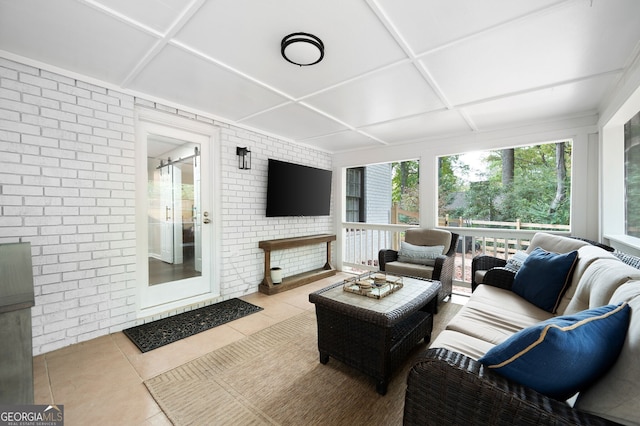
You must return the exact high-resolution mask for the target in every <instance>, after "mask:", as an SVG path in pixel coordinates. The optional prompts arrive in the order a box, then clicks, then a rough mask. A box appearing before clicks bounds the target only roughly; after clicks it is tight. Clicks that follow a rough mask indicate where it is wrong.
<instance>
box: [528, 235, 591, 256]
mask: <svg viewBox="0 0 640 426" xmlns="http://www.w3.org/2000/svg"><path fill="white" fill-rule="evenodd" d="M588 245H590V244H589V243H588V242H586V241H582V240H576V239H574V238H568V237H563V236H562V235H554V234H548V233H546V232H537V233H536V234H535V235H534V236H533V238H531V242H530V243H529V247H527V249H526V250H525V251H526V252H527V253H531V252H532V251H533V250H534V249H535V248H536V247H540V248H542V249H544V250H546V251H549V252H552V253H569V252H570V251H573V250H578V249H579V248H580V247H584V246H588Z"/></svg>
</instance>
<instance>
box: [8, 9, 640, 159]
mask: <svg viewBox="0 0 640 426" xmlns="http://www.w3.org/2000/svg"><path fill="white" fill-rule="evenodd" d="M639 16H640V1H639V0H535V1H532V0H482V1H477V0H446V1H444V0H402V1H397V0H349V1H344V0H324V1H321V2H320V1H313V0H270V1H264V0H135V1H131V0H0V56H2V57H6V58H8V59H10V60H17V61H21V59H20V58H26V59H27V60H25V61H24V62H26V63H27V64H35V65H36V66H41V64H42V66H41V67H42V68H45V69H53V71H59V70H62V71H61V72H62V73H64V70H68V71H69V74H70V75H71V76H73V77H74V78H82V76H83V75H86V76H87V77H88V80H89V81H91V82H98V84H99V82H100V81H104V82H105V83H106V85H107V87H119V88H121V90H124V91H127V90H131V93H135V94H136V95H138V94H139V95H140V96H142V97H145V96H147V97H148V98H149V99H153V100H157V101H161V102H164V103H166V104H167V105H175V106H178V107H180V108H184V109H186V110H190V109H192V110H193V111H196V112H198V113H201V114H205V115H206V114H209V115H210V116H211V117H213V118H216V119H219V120H222V121H226V122H228V123H231V124H233V123H238V124H245V125H246V126H248V127H251V128H253V129H256V130H257V131H262V132H265V133H267V134H269V135H274V136H280V137H283V138H286V139H290V140H294V141H298V142H300V143H302V144H306V145H310V146H316V147H318V148H319V149H322V150H328V151H331V152H340V151H347V150H354V149H366V148H375V147H380V145H381V144H400V143H405V142H410V141H420V140H425V141H429V143H437V141H439V140H440V138H447V137H449V136H451V135H456V136H458V135H465V134H466V135H472V134H473V133H474V132H478V131H480V132H482V131H487V130H490V129H508V128H515V127H519V126H528V127H531V126H536V125H545V124H546V123H547V122H549V121H557V120H562V119H563V118H576V117H583V116H584V117H588V118H589V119H591V118H592V117H594V116H595V115H594V114H595V113H597V112H598V110H599V108H602V106H603V105H604V100H605V99H607V97H608V96H609V94H610V92H611V90H612V88H613V87H616V85H619V84H620V83H621V81H620V79H621V78H628V77H627V76H628V73H629V72H634V70H635V68H632V67H634V66H635V65H634V64H636V63H637V61H638V60H640V59H639V58H638V56H640V25H639V24H638V22H639V21H638V17H639ZM293 32H309V33H312V34H315V35H316V36H319V37H320V38H321V39H322V41H323V42H324V44H325V56H324V59H323V60H322V61H321V62H320V63H318V64H316V65H313V66H310V67H298V66H295V65H293V64H291V63H289V62H286V61H285V60H284V59H283V58H282V57H281V54H280V43H281V40H282V38H283V37H284V36H286V35H288V34H290V33H293ZM0 79H3V77H2V73H0ZM1 84H4V80H3V81H2V82H0V85H1ZM368 135H369V136H370V137H369V136H368Z"/></svg>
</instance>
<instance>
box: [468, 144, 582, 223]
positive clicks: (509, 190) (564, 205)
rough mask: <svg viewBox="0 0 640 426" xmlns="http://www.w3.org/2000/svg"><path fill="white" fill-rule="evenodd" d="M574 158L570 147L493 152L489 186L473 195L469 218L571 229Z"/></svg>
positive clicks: (476, 187)
mask: <svg viewBox="0 0 640 426" xmlns="http://www.w3.org/2000/svg"><path fill="white" fill-rule="evenodd" d="M570 158H571V144H570V143H568V142H564V141H563V142H558V143H553V144H541V145H535V146H527V147H518V148H513V149H504V150H499V151H492V152H490V153H489V155H488V156H487V157H486V159H485V165H486V170H487V174H486V182H485V183H484V184H482V185H480V184H474V185H472V186H471V187H470V188H469V190H468V191H467V195H466V200H467V204H466V207H465V209H464V213H463V215H464V217H467V218H470V219H482V220H491V221H505V222H515V221H516V220H518V219H520V220H521V221H523V222H533V223H545V224H565V225H566V224H569V217H570V202H569V200H570V188H571V186H570V177H569V176H570V173H569V168H570V163H569V162H568V161H567V159H570Z"/></svg>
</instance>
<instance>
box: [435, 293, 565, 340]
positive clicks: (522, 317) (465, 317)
mask: <svg viewBox="0 0 640 426" xmlns="http://www.w3.org/2000/svg"><path fill="white" fill-rule="evenodd" d="M551 317H553V314H551V313H549V312H547V311H545V310H544V309H540V308H538V307H536V306H534V305H532V304H531V303H529V302H527V301H526V300H524V299H523V298H522V297H520V296H518V295H517V294H515V293H513V292H512V291H510V290H504V289H501V288H497V287H492V286H490V285H485V284H482V285H479V286H478V288H476V290H475V291H474V292H473V296H472V297H471V299H469V301H468V302H467V303H466V304H465V306H464V307H462V309H460V311H459V312H458V314H457V315H456V316H455V317H454V318H453V319H452V320H451V321H449V323H448V324H447V326H446V329H447V330H451V331H457V332H460V333H464V334H467V335H469V336H472V337H474V338H476V339H479V340H482V341H485V342H489V343H491V344H492V345H497V344H500V343H502V342H504V341H505V340H506V339H507V338H509V337H510V336H511V335H512V334H513V333H516V332H518V331H520V330H522V329H524V328H526V327H529V326H531V325H534V324H536V323H538V322H540V321H543V320H546V319H549V318H551Z"/></svg>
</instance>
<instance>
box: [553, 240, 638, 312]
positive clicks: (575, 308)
mask: <svg viewBox="0 0 640 426" xmlns="http://www.w3.org/2000/svg"><path fill="white" fill-rule="evenodd" d="M593 248H594V249H597V247H593ZM598 250H602V249H598ZM580 252H581V251H580V250H578V254H579V255H580ZM602 253H603V256H602V257H600V258H595V259H593V258H591V259H586V258H585V259H582V258H580V257H578V263H577V264H578V265H579V266H580V267H582V266H583V265H581V262H583V261H585V263H586V261H587V260H591V261H590V262H589V265H588V266H587V267H586V269H584V272H582V274H581V276H580V277H579V280H578V282H577V284H573V285H572V286H571V287H570V289H573V293H574V294H573V297H571V300H570V302H569V303H568V305H567V307H566V308H565V309H564V310H563V311H559V312H563V315H570V314H574V313H576V312H580V311H583V310H585V309H591V308H596V307H598V306H604V305H607V304H608V303H609V300H611V296H613V293H614V292H615V291H616V290H617V289H618V287H620V286H622V285H623V284H625V283H626V282H628V281H632V280H640V270H639V269H636V268H633V267H631V266H629V265H627V264H626V263H623V262H621V261H620V260H618V259H617V258H616V257H614V256H611V258H607V257H606V254H608V252H605V251H604V250H602ZM604 253H606V254H604ZM575 272H579V271H575ZM567 293H568V291H567ZM567 297H569V295H567Z"/></svg>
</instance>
